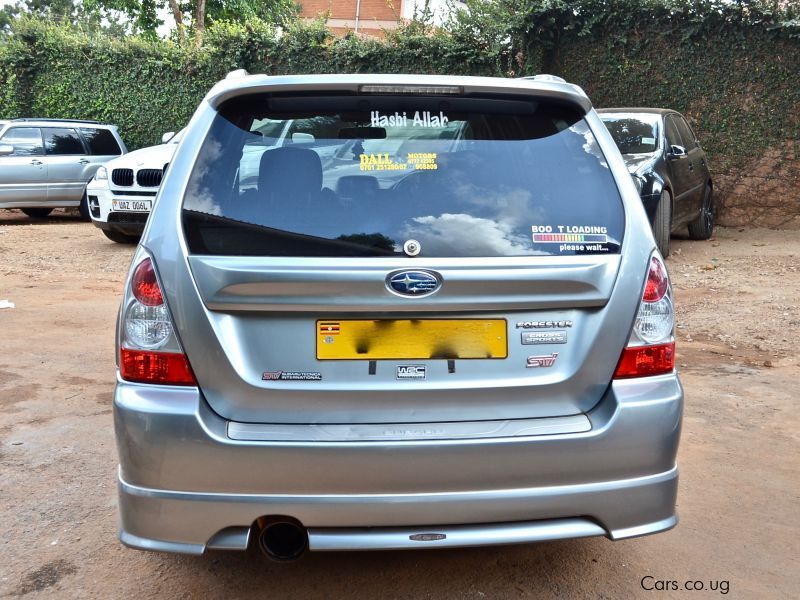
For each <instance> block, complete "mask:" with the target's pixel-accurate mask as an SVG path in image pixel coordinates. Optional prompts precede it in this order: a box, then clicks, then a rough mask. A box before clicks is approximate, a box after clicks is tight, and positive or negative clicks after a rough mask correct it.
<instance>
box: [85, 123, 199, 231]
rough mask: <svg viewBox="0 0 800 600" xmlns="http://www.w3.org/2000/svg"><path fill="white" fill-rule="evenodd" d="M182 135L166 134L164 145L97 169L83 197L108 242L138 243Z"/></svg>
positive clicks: (180, 133) (127, 155) (134, 153)
mask: <svg viewBox="0 0 800 600" xmlns="http://www.w3.org/2000/svg"><path fill="white" fill-rule="evenodd" d="M182 135H183V131H179V132H178V133H173V132H170V133H165V134H164V135H163V137H162V140H163V141H164V143H162V144H159V145H158V146H150V147H149V148H141V149H139V150H135V151H133V152H130V153H128V154H126V155H124V156H121V157H119V158H117V159H115V160H112V161H110V162H109V163H108V164H107V165H106V166H105V167H101V168H100V169H98V171H97V173H96V174H95V176H94V179H92V180H91V181H90V182H89V185H88V186H87V188H86V194H87V197H88V201H89V215H90V216H91V218H92V222H93V223H94V224H95V225H96V226H97V227H99V228H100V229H102V230H103V233H104V234H105V235H106V237H107V238H108V239H110V240H112V241H114V242H117V243H120V244H133V243H136V242H138V241H139V237H140V236H141V235H142V231H144V226H145V223H147V217H148V215H149V214H150V210H151V208H152V207H153V201H154V200H155V198H156V194H157V193H158V188H159V186H160V185H161V177H162V176H163V174H164V169H165V168H166V166H167V164H168V163H169V161H170V160H172V155H173V154H174V153H175V149H176V148H177V147H178V142H180V140H181V137H182Z"/></svg>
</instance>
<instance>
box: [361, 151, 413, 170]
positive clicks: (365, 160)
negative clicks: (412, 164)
mask: <svg viewBox="0 0 800 600" xmlns="http://www.w3.org/2000/svg"><path fill="white" fill-rule="evenodd" d="M358 159H359V161H360V164H359V167H360V170H361V171H405V170H406V169H407V168H408V165H407V164H406V163H402V162H397V161H396V160H395V159H394V158H392V157H390V156H389V153H388V152H379V153H374V152H373V153H371V154H359V156H358Z"/></svg>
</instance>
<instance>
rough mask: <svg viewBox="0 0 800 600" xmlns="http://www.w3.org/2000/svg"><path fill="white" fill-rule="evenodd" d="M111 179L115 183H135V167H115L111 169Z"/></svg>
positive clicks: (126, 184) (127, 184)
mask: <svg viewBox="0 0 800 600" xmlns="http://www.w3.org/2000/svg"><path fill="white" fill-rule="evenodd" d="M111 181H113V182H114V185H125V186H129V185H133V169H114V170H113V171H111Z"/></svg>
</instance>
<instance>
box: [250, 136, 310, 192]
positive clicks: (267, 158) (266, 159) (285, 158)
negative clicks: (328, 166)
mask: <svg viewBox="0 0 800 600" xmlns="http://www.w3.org/2000/svg"><path fill="white" fill-rule="evenodd" d="M321 189H322V163H321V162H320V160H319V155H318V154H317V153H316V152H314V151H313V150H309V149H307V148H294V147H292V146H286V147H283V148H276V149H274V150H267V151H266V152H264V154H262V155H261V162H260V165H259V169H258V190H259V192H261V193H265V192H268V193H271V194H276V195H283V194H287V195H292V194H294V195H297V194H315V193H319V191H320V190H321Z"/></svg>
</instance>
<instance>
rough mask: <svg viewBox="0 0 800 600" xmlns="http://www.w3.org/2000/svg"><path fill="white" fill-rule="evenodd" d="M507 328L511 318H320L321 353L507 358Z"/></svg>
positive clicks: (396, 357) (371, 357)
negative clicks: (507, 322) (507, 319)
mask: <svg viewBox="0 0 800 600" xmlns="http://www.w3.org/2000/svg"><path fill="white" fill-rule="evenodd" d="M506 329H507V328H506V321H505V319H489V320H487V319H397V320H389V319H380V320H369V321H367V320H363V321H347V320H340V321H336V320H330V321H317V358H318V359H319V360H359V359H362V360H422V359H456V358H461V359H465V358H506V357H507V356H508V344H507V342H506Z"/></svg>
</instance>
